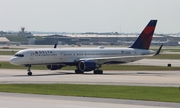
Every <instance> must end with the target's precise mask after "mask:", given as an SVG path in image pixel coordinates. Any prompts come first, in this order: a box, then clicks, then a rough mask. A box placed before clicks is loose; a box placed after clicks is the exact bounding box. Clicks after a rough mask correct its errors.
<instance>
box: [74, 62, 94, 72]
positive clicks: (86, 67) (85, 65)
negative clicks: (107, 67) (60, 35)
mask: <svg viewBox="0 0 180 108" xmlns="http://www.w3.org/2000/svg"><path fill="white" fill-rule="evenodd" d="M78 69H79V70H80V71H92V70H94V69H96V63H95V62H94V61H81V62H79V65H78Z"/></svg>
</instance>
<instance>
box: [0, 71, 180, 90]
mask: <svg viewBox="0 0 180 108" xmlns="http://www.w3.org/2000/svg"><path fill="white" fill-rule="evenodd" d="M32 72H33V76H27V71H26V70H23V69H0V83H1V84H14V83H31V84H53V83H59V84H96V85H97V84H99V85H137V86H165V87H179V86H180V83H179V82H180V72H179V71H104V74H102V75H97V74H96V75H95V74H93V72H89V73H85V74H75V73H74V72H73V70H72V71H66V70H56V71H50V70H32Z"/></svg>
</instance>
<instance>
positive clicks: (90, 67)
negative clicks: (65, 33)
mask: <svg viewBox="0 0 180 108" xmlns="http://www.w3.org/2000/svg"><path fill="white" fill-rule="evenodd" d="M156 23H157V20H151V21H150V22H149V23H148V25H147V26H146V27H145V29H144V30H143V31H142V33H141V34H140V35H139V37H138V38H137V40H136V41H135V42H134V44H133V45H132V46H131V47H129V48H104V47H98V48H44V49H42V48H41V49H25V50H20V51H19V52H17V53H16V54H15V55H14V56H13V57H12V58H11V59H10V63H11V64H14V65H24V66H26V67H28V70H27V71H28V73H27V74H28V75H32V72H31V70H30V69H31V66H32V65H46V66H47V69H49V70H57V69H61V68H62V67H64V66H76V67H77V69H76V70H75V73H79V74H83V73H84V72H88V71H94V74H102V73H103V71H102V70H100V68H101V66H102V65H103V64H121V63H128V62H134V61H137V60H140V59H143V58H146V57H148V56H153V55H154V53H155V52H154V51H152V50H149V47H150V44H151V40H152V37H153V34H154V30H155V26H156ZM55 47H56V46H55Z"/></svg>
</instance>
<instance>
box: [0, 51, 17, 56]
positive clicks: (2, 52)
mask: <svg viewBox="0 0 180 108" xmlns="http://www.w3.org/2000/svg"><path fill="white" fill-rule="evenodd" d="M16 52H17V51H13V50H12V51H0V55H12V56H13V55H14V54H15V53H16Z"/></svg>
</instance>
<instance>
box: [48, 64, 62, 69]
mask: <svg viewBox="0 0 180 108" xmlns="http://www.w3.org/2000/svg"><path fill="white" fill-rule="evenodd" d="M47 68H48V69H49V70H57V69H61V68H62V66H61V65H47Z"/></svg>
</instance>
